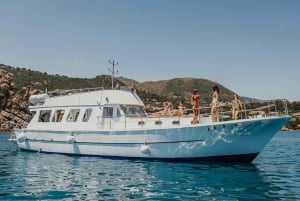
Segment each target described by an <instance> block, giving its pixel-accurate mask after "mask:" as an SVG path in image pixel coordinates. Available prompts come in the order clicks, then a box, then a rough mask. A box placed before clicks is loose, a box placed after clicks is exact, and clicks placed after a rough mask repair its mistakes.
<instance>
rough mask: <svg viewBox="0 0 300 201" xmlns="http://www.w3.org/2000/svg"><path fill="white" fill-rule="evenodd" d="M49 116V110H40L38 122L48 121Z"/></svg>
mask: <svg viewBox="0 0 300 201" xmlns="http://www.w3.org/2000/svg"><path fill="white" fill-rule="evenodd" d="M50 116H51V110H41V111H40V115H39V120H38V121H39V122H49V121H50Z"/></svg>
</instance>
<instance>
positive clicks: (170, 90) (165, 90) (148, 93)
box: [0, 64, 300, 128]
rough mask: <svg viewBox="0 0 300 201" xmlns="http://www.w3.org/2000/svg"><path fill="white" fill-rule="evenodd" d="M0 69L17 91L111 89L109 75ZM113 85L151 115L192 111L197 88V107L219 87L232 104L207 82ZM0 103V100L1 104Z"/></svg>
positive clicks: (295, 108)
mask: <svg viewBox="0 0 300 201" xmlns="http://www.w3.org/2000/svg"><path fill="white" fill-rule="evenodd" d="M0 69H3V70H5V71H7V72H9V73H12V74H13V75H14V76H13V78H12V79H13V80H12V81H13V83H14V84H15V86H14V88H15V89H16V90H20V89H22V88H24V87H26V88H31V89H39V90H41V91H45V90H46V89H47V90H48V91H55V90H58V89H80V88H98V87H103V88H105V89H110V88H111V76H110V75H97V76H95V77H94V78H70V77H67V76H61V75H58V74H56V75H48V74H47V72H44V73H42V72H39V71H33V70H30V69H27V68H20V67H11V66H8V65H4V64H0ZM115 82H119V83H120V84H121V85H126V86H133V87H134V88H136V90H137V93H138V94H139V95H140V97H141V98H142V100H143V101H144V103H145V104H146V106H147V108H148V111H150V112H154V111H155V110H156V109H158V108H160V107H162V103H163V102H165V101H171V102H172V103H173V104H174V106H175V107H177V104H178V103H179V101H183V102H184V103H185V105H186V106H187V107H188V108H191V105H190V97H191V94H192V91H193V89H198V91H199V94H200V102H201V103H200V104H201V105H202V106H208V105H209V104H210V102H211V99H212V97H211V96H212V87H213V86H214V85H218V86H219V88H220V93H221V94H220V99H221V101H222V102H228V101H231V98H232V95H233V93H234V92H233V91H231V90H230V89H228V88H226V87H225V86H222V85H221V84H219V83H216V82H212V81H210V80H207V79H201V78H191V77H187V78H174V79H170V80H160V81H147V82H141V83H140V82H137V81H135V80H132V79H128V78H124V77H117V78H115ZM0 90H2V91H3V93H2V94H3V96H5V92H7V91H5V90H4V89H0ZM242 100H243V101H244V102H248V101H250V100H254V99H252V98H247V97H242ZM1 101H2V100H0V102H1ZM288 107H289V109H290V111H289V112H290V113H296V112H299V111H300V102H291V103H288ZM299 125H300V120H299V119H298V118H296V119H294V120H293V121H292V123H290V124H289V125H288V127H289V128H296V127H297V126H299Z"/></svg>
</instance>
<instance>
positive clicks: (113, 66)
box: [108, 60, 119, 89]
mask: <svg viewBox="0 0 300 201" xmlns="http://www.w3.org/2000/svg"><path fill="white" fill-rule="evenodd" d="M108 63H109V64H111V65H112V69H110V68H109V69H108V70H109V71H110V72H111V89H114V76H115V73H118V72H119V71H118V70H115V66H117V65H119V63H118V62H115V60H112V61H111V60H108Z"/></svg>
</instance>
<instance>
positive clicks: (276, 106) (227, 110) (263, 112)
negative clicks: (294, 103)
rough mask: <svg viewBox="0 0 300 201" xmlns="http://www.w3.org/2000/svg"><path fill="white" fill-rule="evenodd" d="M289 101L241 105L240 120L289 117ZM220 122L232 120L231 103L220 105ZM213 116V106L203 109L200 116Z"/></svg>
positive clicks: (277, 100) (281, 100) (280, 100)
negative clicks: (202, 114)
mask: <svg viewBox="0 0 300 201" xmlns="http://www.w3.org/2000/svg"><path fill="white" fill-rule="evenodd" d="M287 104H288V101H287V100H286V99H276V100H266V101H259V102H247V103H241V108H240V111H239V115H238V116H239V119H249V118H257V117H268V116H276V115H277V116H278V115H288V107H287ZM218 109H219V114H220V121H226V120H232V118H231V116H232V104H231V103H229V102H225V103H220V105H219V107H218ZM201 113H204V114H207V115H209V116H210V115H211V106H207V107H205V106H204V107H201V108H200V114H201Z"/></svg>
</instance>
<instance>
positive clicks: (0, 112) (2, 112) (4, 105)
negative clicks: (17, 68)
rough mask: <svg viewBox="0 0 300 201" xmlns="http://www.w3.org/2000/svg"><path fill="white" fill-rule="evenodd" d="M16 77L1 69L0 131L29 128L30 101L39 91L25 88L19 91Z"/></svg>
mask: <svg viewBox="0 0 300 201" xmlns="http://www.w3.org/2000/svg"><path fill="white" fill-rule="evenodd" d="M13 77H14V75H13V74H12V73H9V72H6V71H5V70H3V69H0V131H1V132H2V131H11V130H12V129H13V128H24V127H26V126H27V124H28V122H29V120H30V118H31V115H30V112H29V110H28V106H29V102H28V99H29V97H30V96H31V95H32V94H35V93H38V90H36V89H32V88H28V87H23V88H21V89H17V88H16V85H15V84H14V83H13V81H12V80H13Z"/></svg>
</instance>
